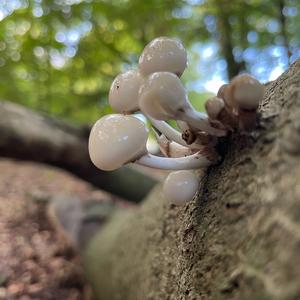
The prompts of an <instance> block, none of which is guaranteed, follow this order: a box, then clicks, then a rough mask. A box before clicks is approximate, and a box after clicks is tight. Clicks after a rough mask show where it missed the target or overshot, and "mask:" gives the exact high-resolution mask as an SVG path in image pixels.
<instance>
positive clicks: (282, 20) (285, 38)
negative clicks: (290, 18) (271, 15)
mask: <svg viewBox="0 0 300 300" xmlns="http://www.w3.org/2000/svg"><path fill="white" fill-rule="evenodd" d="M277 3H278V11H279V16H278V18H279V23H280V31H281V36H282V39H283V45H284V47H285V49H286V56H287V62H288V63H287V64H288V65H289V63H290V58H291V56H292V52H291V49H290V42H289V33H288V29H287V19H286V16H285V15H284V13H283V10H284V7H285V0H278V1H277Z"/></svg>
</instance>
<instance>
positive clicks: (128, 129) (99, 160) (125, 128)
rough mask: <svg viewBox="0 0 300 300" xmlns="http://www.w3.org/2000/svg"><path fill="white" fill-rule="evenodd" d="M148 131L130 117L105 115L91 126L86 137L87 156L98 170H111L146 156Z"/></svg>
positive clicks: (140, 122) (143, 125) (141, 123)
mask: <svg viewBox="0 0 300 300" xmlns="http://www.w3.org/2000/svg"><path fill="white" fill-rule="evenodd" d="M147 139H148V129H147V128H146V126H145V124H144V123H143V122H142V121H140V120H139V119H137V118H135V117H133V116H124V115H119V114H112V115H107V116H104V117H102V118H101V119H99V120H98V121H97V122H96V123H95V125H94V126H93V128H92V130H91V133H90V137H89V153H90V158H91V160H92V162H93V164H94V165H95V166H96V167H98V168H99V169H102V170H106V171H111V170H115V169H118V168H120V167H121V166H122V165H123V164H126V163H127V162H130V161H133V160H135V159H137V158H139V157H141V156H142V155H144V154H145V153H147V150H146V143H147Z"/></svg>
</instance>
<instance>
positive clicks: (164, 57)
mask: <svg viewBox="0 0 300 300" xmlns="http://www.w3.org/2000/svg"><path fill="white" fill-rule="evenodd" d="M186 66H187V53H186V50H185V49H184V46H183V45H182V43H181V42H180V41H178V40H176V39H172V38H168V37H159V38H156V39H154V40H153V41H151V42H150V43H149V44H148V45H147V46H146V47H145V48H144V50H143V52H142V54H141V56H140V59H139V68H140V71H141V73H142V74H143V75H149V74H151V73H154V72H160V71H165V72H171V73H174V74H176V75H177V76H178V77H180V76H181V75H182V73H183V72H184V70H185V68H186Z"/></svg>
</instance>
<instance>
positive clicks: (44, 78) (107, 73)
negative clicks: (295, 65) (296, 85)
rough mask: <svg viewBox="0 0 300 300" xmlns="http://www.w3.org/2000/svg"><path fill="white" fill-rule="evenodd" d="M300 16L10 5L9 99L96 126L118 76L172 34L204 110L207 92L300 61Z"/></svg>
mask: <svg viewBox="0 0 300 300" xmlns="http://www.w3.org/2000/svg"><path fill="white" fill-rule="evenodd" d="M299 9H300V3H299V1H297V0H276V1H271V0H264V1H259V0H247V1H244V0H232V1H226V0H211V1H208V0H185V1H183V0H165V1H163V0H149V1H140V0H99V1H96V0H95V1H91V0H86V1H84V0H2V1H1V2H0V20H1V22H0V78H1V80H0V97H1V98H2V99H7V100H10V101H15V102H19V103H21V104H24V105H26V106H29V107H32V108H35V109H39V110H43V111H46V112H48V113H51V114H54V115H57V116H60V117H63V118H65V119H70V120H73V121H76V122H87V121H93V120H95V119H96V118H97V117H99V114H105V113H107V112H109V111H110V108H109V106H108V105H107V94H108V89H109V87H110V84H111V81H112V79H113V78H114V77H115V76H116V75H117V74H118V73H119V72H121V71H124V70H126V69H129V68H132V67H136V64H137V61H138V56H139V53H140V52H141V50H142V49H143V47H144V46H145V45H146V44H147V43H148V42H149V41H150V40H151V39H153V38H154V37H157V36H166V35H167V36H173V37H177V38H179V39H181V40H182V41H183V42H184V44H185V45H186V46H187V48H188V52H189V56H190V66H189V69H188V71H187V72H186V74H185V75H184V78H183V80H184V81H185V82H186V83H187V87H188V89H189V91H190V95H191V98H192V99H193V103H194V104H196V106H197V107H198V108H201V105H202V104H201V103H202V102H201V99H203V97H201V93H203V92H204V89H202V86H204V87H205V86H206V87H210V86H209V84H210V85H212V86H215V85H217V84H218V82H219V81H221V80H228V78H230V77H232V76H234V75H236V74H237V73H239V72H242V71H245V70H246V71H248V72H251V73H252V74H254V75H255V76H257V77H258V78H259V79H261V80H263V81H267V80H270V79H273V77H272V76H271V75H270V74H273V75H274V76H276V75H279V73H280V72H282V71H283V70H284V69H285V68H286V67H287V66H288V64H289V62H292V61H294V60H295V59H296V58H297V57H299V56H300V46H299V45H300V36H299V34H297V33H298V32H299V29H300V28H299V27H300V20H299ZM196 102H197V103H196Z"/></svg>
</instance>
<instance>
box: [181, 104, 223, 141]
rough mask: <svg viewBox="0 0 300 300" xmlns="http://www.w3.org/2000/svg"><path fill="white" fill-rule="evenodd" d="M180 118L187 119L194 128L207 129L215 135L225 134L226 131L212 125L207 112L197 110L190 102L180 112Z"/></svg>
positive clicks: (206, 130)
mask: <svg viewBox="0 0 300 300" xmlns="http://www.w3.org/2000/svg"><path fill="white" fill-rule="evenodd" d="M177 116H178V118H179V119H180V120H182V121H185V122H186V123H187V124H188V125H189V126H190V127H191V128H192V129H196V130H199V131H205V132H207V133H208V134H211V135H214V136H225V135H226V131H225V130H223V129H218V128H214V127H212V125H211V124H210V123H209V119H208V117H207V115H206V114H205V113H201V112H198V111H196V110H195V109H194V108H193V107H192V106H191V105H190V104H189V105H188V106H186V107H185V108H184V110H183V111H180V112H178V114H177Z"/></svg>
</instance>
